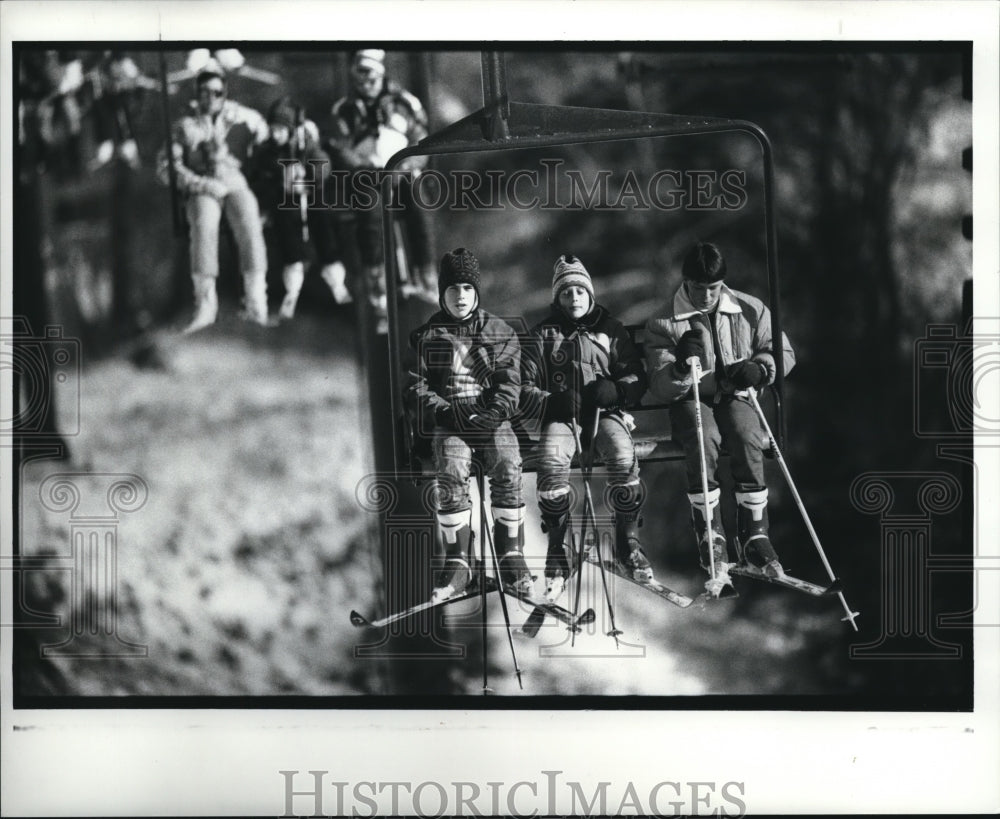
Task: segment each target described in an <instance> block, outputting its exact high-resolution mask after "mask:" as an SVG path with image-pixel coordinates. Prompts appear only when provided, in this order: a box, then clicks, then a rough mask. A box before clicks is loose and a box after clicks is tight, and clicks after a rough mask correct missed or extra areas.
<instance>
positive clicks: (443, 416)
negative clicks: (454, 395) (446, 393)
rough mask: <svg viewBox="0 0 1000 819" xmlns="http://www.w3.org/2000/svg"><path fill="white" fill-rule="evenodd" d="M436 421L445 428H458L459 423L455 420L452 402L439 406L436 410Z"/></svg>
mask: <svg viewBox="0 0 1000 819" xmlns="http://www.w3.org/2000/svg"><path fill="white" fill-rule="evenodd" d="M434 423H435V424H436V425H437V426H439V427H442V428H444V429H450V430H456V429H457V424H456V421H455V410H454V409H452V406H451V404H446V405H445V406H443V407H438V408H437V409H436V410H435V411H434Z"/></svg>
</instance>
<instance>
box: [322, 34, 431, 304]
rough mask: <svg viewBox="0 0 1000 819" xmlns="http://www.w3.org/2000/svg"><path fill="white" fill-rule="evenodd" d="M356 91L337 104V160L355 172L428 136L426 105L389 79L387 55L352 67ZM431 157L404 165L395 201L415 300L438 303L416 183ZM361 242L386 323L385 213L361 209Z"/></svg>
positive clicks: (370, 56) (373, 55)
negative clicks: (401, 224)
mask: <svg viewBox="0 0 1000 819" xmlns="http://www.w3.org/2000/svg"><path fill="white" fill-rule="evenodd" d="M351 85H352V89H351V92H350V93H349V94H348V95H347V96H346V97H343V98H341V99H339V100H338V101H337V102H336V103H334V105H333V110H332V114H333V117H332V119H333V125H332V131H333V135H332V137H331V139H330V149H331V150H330V153H331V159H333V161H334V162H335V163H336V164H337V165H338V166H340V167H342V168H346V169H349V170H351V171H360V170H371V169H379V168H384V167H385V164H386V162H387V161H388V159H389V158H390V157H391V156H392V155H393V154H395V153H396V152H397V151H400V150H402V149H403V148H405V147H407V146H408V145H414V144H416V143H417V142H419V141H420V140H421V139H423V138H424V137H425V136H427V114H426V112H425V111H424V107H423V105H422V104H421V102H420V100H419V99H417V98H416V97H415V96H414V95H413V94H411V93H410V92H409V91H407V90H405V89H404V88H401V87H400V86H399V85H398V84H397V83H395V82H393V81H391V80H389V79H387V78H386V67H385V52H384V51H382V50H380V49H365V50H362V51H358V52H356V53H355V55H354V57H353V59H352V62H351ZM426 164H427V158H426V157H411V158H409V159H406V160H404V162H403V163H402V164H401V165H400V168H399V170H401V171H405V172H407V174H404V175H399V176H396V177H394V180H393V186H394V197H395V199H396V201H397V202H398V203H399V205H400V206H401V207H402V210H401V211H399V212H398V216H400V217H402V222H403V225H404V227H405V229H406V242H407V249H408V252H409V262H410V269H411V271H412V275H411V279H412V281H411V282H410V287H409V292H408V294H409V295H416V296H417V297H418V298H421V299H423V300H424V301H427V302H428V303H435V302H437V300H438V293H437V270H436V266H435V264H434V251H433V247H432V244H431V223H430V217H429V215H428V214H427V212H426V211H424V210H423V209H422V208H420V207H418V206H417V204H416V203H415V202H414V200H413V192H412V185H413V179H414V178H415V177H416V176H417V175H419V173H420V171H421V170H422V169H423V168H424V167H425V166H426ZM355 219H356V224H357V241H358V245H359V251H360V255H361V264H362V266H363V268H364V278H365V282H366V287H367V290H368V293H369V298H370V299H371V302H372V306H373V307H374V309H375V312H376V315H377V316H378V317H379V319H380V320H383V321H384V317H385V314H386V287H385V259H384V254H383V250H382V231H381V225H382V223H381V214H380V213H379V211H378V209H377V208H367V209H366V208H357V209H356V210H355Z"/></svg>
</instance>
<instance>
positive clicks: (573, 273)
mask: <svg viewBox="0 0 1000 819" xmlns="http://www.w3.org/2000/svg"><path fill="white" fill-rule="evenodd" d="M574 284H575V285H579V286H580V287H582V288H583V289H584V290H586V291H587V292H588V293H589V294H590V303H591V306H593V304H594V303H595V302H596V301H597V299H596V298H595V297H594V284H593V282H591V280H590V274H589V273H588V272H587V268H585V267H584V266H583V262H581V261H580V260H579V259H578V258H576V256H574V255H573V254H572V253H566V254H564V255H562V256H560V257H559V258H558V259H557V260H556V265H555V268H554V270H553V274H552V301H558V300H559V292H560V291H561V290H563V289H564V288H566V287H570V286H571V285H574Z"/></svg>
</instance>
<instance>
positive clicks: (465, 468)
mask: <svg viewBox="0 0 1000 819" xmlns="http://www.w3.org/2000/svg"><path fill="white" fill-rule="evenodd" d="M431 445H432V449H433V452H434V469H435V471H436V473H437V490H438V512H440V513H442V514H451V513H454V512H462V511H464V510H466V509H471V508H472V495H471V494H470V492H469V478H470V477H471V475H472V455H473V452H475V453H476V454H477V455H478V456H479V457H480V459H481V460H482V464H483V467H484V469H485V470H486V475H487V477H489V479H490V500H491V502H492V503H493V506H494V507H503V508H507V509H516V508H518V507H519V506H521V503H522V500H521V448H520V446H518V442H517V436H516V435H515V434H514V430H513V428H512V427H511V425H510V421H504V422H503V423H502V424H501V425H500V426H499V427H498V428H497V429H496V430H494V431H492V432H477V433H471V434H466V433H463V434H462V435H459V434H458V433H457V432H452V431H451V430H445V429H436V430H434V437H433V439H432V442H431Z"/></svg>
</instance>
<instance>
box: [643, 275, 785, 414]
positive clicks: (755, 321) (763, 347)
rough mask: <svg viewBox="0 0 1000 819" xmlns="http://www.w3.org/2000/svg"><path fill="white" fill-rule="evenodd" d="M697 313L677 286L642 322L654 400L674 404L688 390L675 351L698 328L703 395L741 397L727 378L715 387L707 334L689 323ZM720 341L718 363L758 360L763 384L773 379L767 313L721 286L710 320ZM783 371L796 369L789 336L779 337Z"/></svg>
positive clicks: (755, 302) (702, 326)
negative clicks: (670, 298)
mask: <svg viewBox="0 0 1000 819" xmlns="http://www.w3.org/2000/svg"><path fill="white" fill-rule="evenodd" d="M697 314H698V311H697V310H695V309H694V306H693V305H692V304H691V302H690V300H689V299H688V297H687V292H686V291H685V289H684V287H683V286H682V287H680V288H678V290H677V292H676V293H675V294H674V299H673V303H672V304H671V305H670V306H669V307H667V308H666V309H665V310H664V311H663V312H661V313H660V314H658V315H655V316H653V317H652V318H651V319H649V321H648V322H646V345H645V346H646V370H647V372H648V374H649V391H650V392H651V393H652V395H653V397H654V398H656V399H657V400H659V401H664V402H672V401H677V400H680V399H682V398H684V397H685V396H687V395H688V393H689V392H690V391H691V386H692V382H693V378H692V375H691V373H690V372H688V373H685V374H680V373H678V372H677V371H676V369H675V368H674V362H675V361H676V360H677V356H676V354H675V350H676V347H677V342H678V341H679V340H680V337H681V336H682V335H683V334H684V333H685V332H686V331H688V330H690V329H696V330H698V331H699V332H700V333H701V335H702V341H703V342H704V345H705V355H706V362H705V363H704V372H703V373H702V378H701V381H700V382H699V384H698V388H699V391H700V393H701V395H702V396H705V397H708V398H714V399H715V400H718V398H719V397H721V396H722V395H723V394H727V393H728V394H732V393H740V392H742V391H741V390H738V389H737V388H735V387H734V386H733V385H732V384H731V383H729V381H728V380H727V379H722V382H721V383H719V384H717V383H716V375H715V369H716V360H715V349H714V346H713V343H712V334H711V333H710V332H709V329H708V328H707V327H706V326H705V324H704V323H703V322H702V321H697V320H693V319H694V317H695V316H696V315H697ZM710 318H711V319H712V320H714V322H715V328H716V332H717V334H718V337H719V349H720V352H721V354H722V365H723V367H726V366H728V365H730V364H733V363H735V362H737V361H742V360H743V359H747V358H749V359H752V360H754V361H758V362H760V363H761V364H762V365H763V366H764V367H765V368H766V369H767V383H768V384H773V383H774V378H775V372H776V370H775V362H774V349H773V344H772V339H771V311H770V310H768V309H767V307H766V306H765V305H764V303H763V302H762V301H761V300H760V299H757V298H754V297H753V296H750V295H748V294H746V293H741V292H740V291H738V290H730V289H729V288H728V287H726V286H725V285H723V287H722V291H721V293H720V294H719V303H718V307H717V308H716V310H715V312H714V313H713V314H711V317H710ZM782 340H783V344H782V346H783V349H784V356H785V358H784V364H785V372H786V373H788V372H790V371H791V369H792V367H793V366H795V353H794V352H793V351H792V346H791V343H790V342H789V341H788V336H786V335H785V334H784V333H782Z"/></svg>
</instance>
